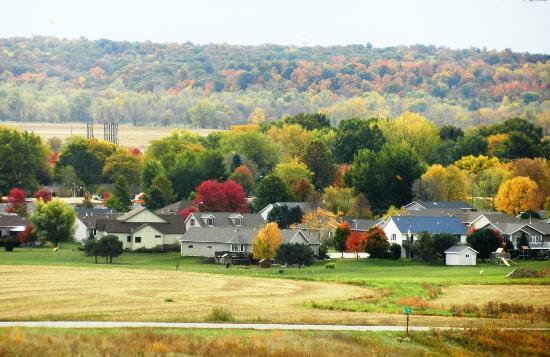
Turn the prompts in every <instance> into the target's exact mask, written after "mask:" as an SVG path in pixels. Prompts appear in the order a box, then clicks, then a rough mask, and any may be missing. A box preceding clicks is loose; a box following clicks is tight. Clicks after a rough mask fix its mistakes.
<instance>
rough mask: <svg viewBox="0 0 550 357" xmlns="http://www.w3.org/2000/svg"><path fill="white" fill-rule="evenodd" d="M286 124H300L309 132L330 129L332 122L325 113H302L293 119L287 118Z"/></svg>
mask: <svg viewBox="0 0 550 357" xmlns="http://www.w3.org/2000/svg"><path fill="white" fill-rule="evenodd" d="M284 122H285V124H298V125H300V126H302V127H303V128H305V129H307V130H315V129H323V128H329V127H330V121H329V119H328V117H327V116H326V114H323V113H313V114H308V113H300V114H298V115H295V116H293V117H286V118H285V120H284Z"/></svg>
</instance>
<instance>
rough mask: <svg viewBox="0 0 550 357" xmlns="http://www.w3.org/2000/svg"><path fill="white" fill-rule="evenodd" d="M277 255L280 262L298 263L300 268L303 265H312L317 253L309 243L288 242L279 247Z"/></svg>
mask: <svg viewBox="0 0 550 357" xmlns="http://www.w3.org/2000/svg"><path fill="white" fill-rule="evenodd" d="M276 256H277V260H278V261H279V262H281V263H285V264H287V265H293V264H297V265H298V268H300V267H301V266H302V265H305V266H310V265H311V264H313V260H314V258H315V253H314V252H313V249H311V247H310V246H309V245H307V244H300V243H293V244H292V243H286V244H281V245H280V246H279V247H278V248H277V251H276Z"/></svg>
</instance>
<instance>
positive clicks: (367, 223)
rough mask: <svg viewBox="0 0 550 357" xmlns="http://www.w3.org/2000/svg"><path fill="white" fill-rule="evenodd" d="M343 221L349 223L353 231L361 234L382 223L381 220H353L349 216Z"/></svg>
mask: <svg viewBox="0 0 550 357" xmlns="http://www.w3.org/2000/svg"><path fill="white" fill-rule="evenodd" d="M342 219H343V220H344V221H346V222H348V223H349V227H350V229H351V230H352V231H359V232H365V231H366V230H367V229H369V228H371V227H374V226H376V225H377V224H379V223H381V221H380V220H374V219H362V218H351V217H347V216H344V217H342Z"/></svg>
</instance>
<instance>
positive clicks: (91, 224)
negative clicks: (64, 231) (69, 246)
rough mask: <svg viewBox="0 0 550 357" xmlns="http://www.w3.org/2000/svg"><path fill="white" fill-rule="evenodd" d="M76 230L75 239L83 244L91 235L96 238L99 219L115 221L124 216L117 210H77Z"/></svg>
mask: <svg viewBox="0 0 550 357" xmlns="http://www.w3.org/2000/svg"><path fill="white" fill-rule="evenodd" d="M75 213H76V230H75V234H74V238H75V240H76V241H77V242H83V241H85V240H86V239H88V237H90V233H92V234H93V235H94V236H95V235H96V234H97V232H96V223H97V220H98V219H115V218H117V217H119V216H121V215H122V213H118V212H116V210H113V209H110V208H75Z"/></svg>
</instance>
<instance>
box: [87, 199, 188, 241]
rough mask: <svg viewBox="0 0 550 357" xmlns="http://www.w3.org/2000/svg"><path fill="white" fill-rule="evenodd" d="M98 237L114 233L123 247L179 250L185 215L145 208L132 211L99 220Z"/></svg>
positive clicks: (97, 221)
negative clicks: (156, 211) (152, 210)
mask: <svg viewBox="0 0 550 357" xmlns="http://www.w3.org/2000/svg"><path fill="white" fill-rule="evenodd" d="M96 232H97V237H98V238H101V237H103V236H104V235H107V234H113V235H115V236H117V238H118V239H119V240H120V241H121V242H122V244H123V248H124V249H128V250H136V249H139V248H148V249H150V248H156V247H161V248H163V249H179V245H180V243H179V240H180V239H181V237H182V235H183V233H185V224H184V220H183V217H181V216H180V215H173V214H167V215H162V214H156V213H154V212H151V211H150V210H148V209H147V208H145V207H138V208H136V209H134V210H132V211H130V212H127V213H124V214H122V215H118V216H117V217H111V218H108V219H103V218H100V219H97V220H96Z"/></svg>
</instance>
